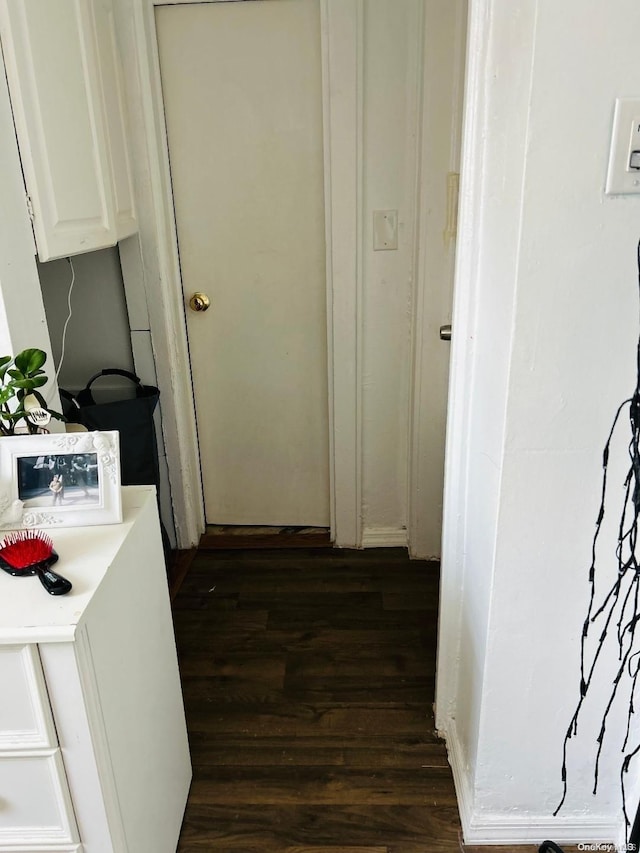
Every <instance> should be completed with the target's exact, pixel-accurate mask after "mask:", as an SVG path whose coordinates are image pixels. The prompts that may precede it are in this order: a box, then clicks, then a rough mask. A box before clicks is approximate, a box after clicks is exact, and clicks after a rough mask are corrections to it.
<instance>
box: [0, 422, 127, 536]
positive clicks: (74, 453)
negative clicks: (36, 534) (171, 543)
mask: <svg viewBox="0 0 640 853" xmlns="http://www.w3.org/2000/svg"><path fill="white" fill-rule="evenodd" d="M120 521H122V502H121V495H120V446H119V435H118V432H117V431H115V430H114V431H108V432H74V433H52V434H49V435H15V436H6V437H3V438H1V439H0V529H1V530H8V529H11V530H16V529H24V528H27V529H28V528H36V527H37V528H56V527H86V526H89V525H94V524H117V523H118V522H120Z"/></svg>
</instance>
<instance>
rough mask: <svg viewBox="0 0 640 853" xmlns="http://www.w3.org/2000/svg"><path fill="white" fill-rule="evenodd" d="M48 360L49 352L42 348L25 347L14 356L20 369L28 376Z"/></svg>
mask: <svg viewBox="0 0 640 853" xmlns="http://www.w3.org/2000/svg"><path fill="white" fill-rule="evenodd" d="M46 360H47V354H46V353H45V352H44V351H43V350H41V349H25V350H22V352H19V353H18V355H17V356H16V357H15V358H14V362H15V365H16V367H17V368H18V370H21V371H22V372H23V373H24V374H25V375H26V376H28V375H29V374H31V373H33V372H34V371H36V370H39V369H40V368H41V367H42V365H43V364H44V363H45V361H46Z"/></svg>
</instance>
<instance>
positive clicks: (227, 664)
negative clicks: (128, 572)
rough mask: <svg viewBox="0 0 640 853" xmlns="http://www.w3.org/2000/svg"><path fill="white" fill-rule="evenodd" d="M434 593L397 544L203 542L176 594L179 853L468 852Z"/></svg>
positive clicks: (431, 567) (426, 572)
mask: <svg viewBox="0 0 640 853" xmlns="http://www.w3.org/2000/svg"><path fill="white" fill-rule="evenodd" d="M437 604H438V566H437V564H435V563H425V562H419V561H409V560H408V558H407V556H406V552H405V551H404V550H402V549H377V550H367V551H339V550H331V549H329V550H327V549H318V550H315V549H304V550H275V551H274V550H269V551H259V550H235V549H234V550H229V551H224V550H218V551H200V552H199V553H198V554H197V555H196V557H195V559H194V561H193V563H192V565H191V568H190V570H189V572H188V574H187V576H186V578H185V580H184V582H183V584H182V588H181V590H180V592H179V594H178V595H177V597H176V599H175V602H174V619H175V627H176V636H177V643H178V651H179V659H180V667H181V673H182V681H183V689H184V696H185V706H186V713H187V724H188V729H189V738H190V744H191V750H192V759H193V765H194V779H193V784H192V788H191V793H190V797H189V802H188V804H187V810H186V815H185V820H184V824H183V829H182V834H181V837H180V844H179V847H178V851H179V853H196V851H210V852H211V853H222V851H224V853H240V851H241V853H258V851H260V853H272V851H273V853H276V851H277V853H329V851H331V853H426V851H429V853H449V851H460V850H464V848H463V847H462V845H461V842H460V822H459V817H458V809H457V805H456V797H455V791H454V787H453V781H452V776H451V771H450V768H449V766H448V763H447V758H446V752H445V747H444V744H443V743H442V741H440V740H439V739H438V737H437V735H436V733H435V731H434V718H433V710H432V704H433V699H434V675H435V647H436V622H437ZM489 849H490V848H483V850H484V851H485V853H486V851H488V850H489ZM500 849H501V851H502V853H506V848H504V847H503V848H500ZM519 849H520V850H522V851H524V850H527V848H519ZM528 849H530V850H532V851H533V850H535V849H536V848H534V847H531V848H528Z"/></svg>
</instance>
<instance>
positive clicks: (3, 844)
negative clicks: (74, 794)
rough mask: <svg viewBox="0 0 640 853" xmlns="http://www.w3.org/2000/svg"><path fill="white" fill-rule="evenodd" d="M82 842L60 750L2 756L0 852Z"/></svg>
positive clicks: (0, 772) (0, 761) (0, 756)
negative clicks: (16, 848)
mask: <svg viewBox="0 0 640 853" xmlns="http://www.w3.org/2000/svg"><path fill="white" fill-rule="evenodd" d="M79 840H80V839H79V838H78V832H77V829H76V825H75V819H74V816H73V809H72V806H71V798H70V796H69V789H68V787H67V780H66V776H65V772H64V766H63V764H62V757H61V755H60V750H59V749H55V750H47V751H42V752H39V753H35V752H31V753H29V752H25V753H18V752H15V753H5V754H4V755H0V850H2V851H3V850H6V849H7V848H10V847H11V846H13V845H16V846H19V845H22V848H23V850H24V849H25V847H26V845H29V846H28V848H27V849H29V850H31V849H39V848H41V847H43V848H45V849H46V847H47V845H54V844H57V845H60V844H69V845H70V846H71V849H72V850H73V846H72V845H73V844H77V843H78V842H79Z"/></svg>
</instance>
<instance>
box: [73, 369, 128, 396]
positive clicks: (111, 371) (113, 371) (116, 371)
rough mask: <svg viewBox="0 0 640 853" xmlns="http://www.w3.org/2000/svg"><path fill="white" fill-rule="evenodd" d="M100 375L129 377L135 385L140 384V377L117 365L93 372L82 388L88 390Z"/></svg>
mask: <svg viewBox="0 0 640 853" xmlns="http://www.w3.org/2000/svg"><path fill="white" fill-rule="evenodd" d="M101 376H124V378H125V379H130V380H131V381H132V382H135V383H136V385H142V382H141V381H140V377H139V376H136V375H135V373H131V371H130V370H121V369H120V368H119V367H107V368H105V369H104V370H101V371H100V372H99V373H96V374H94V375H93V376H92V377H91V379H90V380H89V381H88V382H87V384H86V386H85V389H84V390H85V391H88V390H89V389H90V388H91V386H92V385H93V383H94V382H95V381H96V379H100V377H101Z"/></svg>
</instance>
